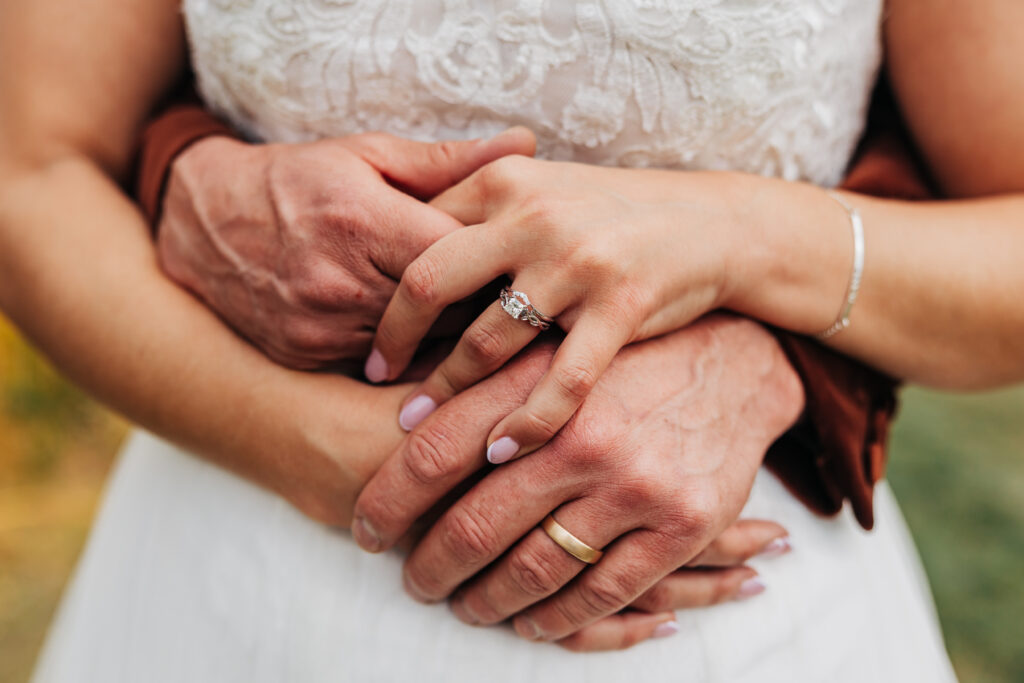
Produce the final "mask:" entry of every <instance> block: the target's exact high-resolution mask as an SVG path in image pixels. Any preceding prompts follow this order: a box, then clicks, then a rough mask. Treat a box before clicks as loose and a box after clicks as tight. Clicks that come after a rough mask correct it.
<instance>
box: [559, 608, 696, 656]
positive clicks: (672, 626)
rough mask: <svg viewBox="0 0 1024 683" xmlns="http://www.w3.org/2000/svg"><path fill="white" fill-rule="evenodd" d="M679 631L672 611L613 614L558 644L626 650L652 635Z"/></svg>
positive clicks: (576, 649) (587, 649) (575, 648)
mask: <svg viewBox="0 0 1024 683" xmlns="http://www.w3.org/2000/svg"><path fill="white" fill-rule="evenodd" d="M678 632H679V623H678V622H677V621H676V620H675V615H674V614H672V613H671V612H663V613H661V614H646V613H644V612H623V613H622V614H613V615H611V616H609V617H605V618H604V619H601V620H600V621H596V622H594V623H593V624H591V625H590V626H587V627H585V628H582V629H580V630H579V631H577V632H576V633H574V634H572V635H571V636H569V637H567V638H563V639H562V640H559V641H558V645H560V646H561V647H564V648H565V649H567V650H572V651H573V652H599V651H603V650H625V649H626V648H630V647H633V646H634V645H636V644H637V643H642V642H643V641H645V640H650V639H652V638H666V637H668V636H672V635H675V634H676V633H678Z"/></svg>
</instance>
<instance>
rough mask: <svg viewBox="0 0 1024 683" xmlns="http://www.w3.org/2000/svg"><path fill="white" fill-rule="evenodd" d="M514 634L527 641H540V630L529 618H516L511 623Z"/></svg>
mask: <svg viewBox="0 0 1024 683" xmlns="http://www.w3.org/2000/svg"><path fill="white" fill-rule="evenodd" d="M513 625H514V626H515V629H516V633H518V634H519V635H520V636H522V637H523V638H526V639H527V640H539V639H540V628H539V627H538V626H537V623H536V622H535V621H534V620H533V619H531V618H530V617H526V616H520V617H516V619H515V621H514V622H513Z"/></svg>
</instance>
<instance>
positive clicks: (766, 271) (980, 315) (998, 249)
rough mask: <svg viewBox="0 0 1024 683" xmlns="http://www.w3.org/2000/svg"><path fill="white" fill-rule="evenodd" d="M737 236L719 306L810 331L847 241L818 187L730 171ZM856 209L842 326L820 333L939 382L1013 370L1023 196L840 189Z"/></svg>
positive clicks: (1017, 353)
mask: <svg viewBox="0 0 1024 683" xmlns="http://www.w3.org/2000/svg"><path fill="white" fill-rule="evenodd" d="M735 178H736V182H738V183H740V184H741V185H743V187H744V196H745V197H746V198H747V199H746V202H745V203H744V204H743V205H740V206H738V208H737V212H738V213H737V225H738V226H739V233H738V234H740V235H741V236H742V238H741V239H742V242H741V246H739V247H738V248H737V249H736V250H735V257H734V261H733V262H732V263H731V264H730V265H731V268H730V271H731V273H733V274H734V277H733V283H732V284H731V285H730V291H729V293H728V295H727V305H728V306H729V307H730V308H732V309H734V310H737V311H739V312H742V313H745V314H747V315H751V316H753V317H756V318H758V319H761V320H764V321H766V322H769V323H771V324H773V325H777V326H779V327H783V328H786V329H790V330H793V331H795V332H801V333H807V334H813V333H816V332H820V331H822V330H824V329H826V328H828V327H829V325H831V324H832V322H833V321H834V320H835V319H836V316H837V314H838V312H839V310H840V308H841V306H842V303H843V301H844V299H845V296H846V289H847V287H848V284H849V280H850V274H851V269H852V262H853V239H852V236H851V229H850V223H849V217H848V216H847V214H846V212H845V210H844V209H843V208H842V207H841V206H840V205H839V204H838V203H837V202H836V201H835V200H834V199H832V198H830V197H828V196H827V195H825V193H823V192H822V191H821V190H819V189H818V188H814V187H811V186H808V185H802V184H796V183H786V182H783V181H777V180H768V179H762V178H754V177H747V176H736V177H735ZM842 196H843V197H844V198H845V199H846V201H847V202H848V203H849V204H851V205H852V206H854V207H856V208H857V209H858V210H859V211H860V214H861V217H862V219H863V224H864V232H865V240H866V252H865V267H864V273H863V279H862V284H861V289H860V294H859V296H858V299H857V302H856V305H855V308H854V310H853V314H852V316H851V318H852V324H851V326H850V327H849V328H848V329H846V330H844V331H843V332H841V333H840V334H837V335H835V336H834V337H832V338H830V339H829V340H828V341H827V342H826V343H828V344H829V345H830V346H833V347H834V348H836V349H837V350H839V351H841V352H843V353H846V354H849V355H851V356H854V357H856V358H859V359H861V360H863V361H864V362H866V363H868V364H870V365H872V366H874V367H877V368H879V369H881V370H883V371H886V372H888V373H890V374H892V375H895V376H898V377H902V378H905V379H908V380H911V381H916V382H921V383H924V384H930V385H935V386H942V387H950V388H974V387H984V386H991V385H995V384H1000V383H1005V382H1010V381H1015V380H1019V379H1021V378H1024V354H1022V350H1024V349H1022V342H1021V339H1024V307H1022V306H1021V305H1020V303H1019V301H1018V300H1017V297H1016V293H1018V292H1020V291H1022V290H1024V270H1022V269H1021V268H1019V266H1018V264H1017V256H1016V255H1018V254H1021V253H1024V232H1021V230H1020V224H1021V221H1022V219H1024V197H1021V196H1020V195H1006V196H1002V197H992V198H986V199H973V200H960V201H945V202H902V201H894V200H883V199H876V198H872V197H867V196H864V195H857V194H852V193H842Z"/></svg>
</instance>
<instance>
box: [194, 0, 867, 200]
mask: <svg viewBox="0 0 1024 683" xmlns="http://www.w3.org/2000/svg"><path fill="white" fill-rule="evenodd" d="M882 2H883V0H771V1H768V0H418V1H417V2H414V1H413V0H294V1H292V2H287V3H282V2H275V1H274V0H184V12H185V18H186V22H187V26H188V31H189V37H190V41H191V46H192V56H193V63H194V67H195V70H196V74H197V77H198V81H199V87H200V90H201V92H202V94H203V96H204V98H205V99H206V100H207V102H208V103H209V104H210V105H211V106H212V107H213V108H214V109H216V110H217V111H218V112H219V113H220V114H222V115H223V116H225V117H226V118H228V119H229V120H230V121H231V122H232V123H234V124H235V125H236V126H238V127H239V128H240V129H242V130H243V131H245V132H246V133H247V134H248V135H250V136H251V137H253V138H254V139H262V140H268V141H270V140H272V141H283V142H297V141H303V140H311V139H316V138H322V137H330V136H341V135H348V134H352V133H360V132H365V131H370V130H381V131H386V132H390V133H394V134H396V135H402V136H406V137H412V138H416V139H420V140H437V139H445V138H472V137H486V136H490V135H493V134H495V133H498V132H500V131H501V130H503V129H504V128H506V127H508V126H510V125H515V124H522V125H525V126H528V127H529V128H531V129H533V130H534V131H535V132H536V133H537V135H538V139H539V142H540V145H539V155H540V156H543V157H547V158H552V159H571V160H576V161H581V162H586V163H596V164H605V165H615V166H656V167H663V168H682V169H732V170H740V171H748V172H752V173H760V174H764V175H771V176H779V177H783V178H787V179H791V180H798V179H799V180H808V181H811V182H815V183H818V184H821V185H833V184H835V183H837V182H838V181H839V179H840V177H841V176H842V173H843V171H844V169H845V166H846V164H847V162H848V159H849V155H850V154H851V152H852V150H853V147H854V146H855V144H856V142H857V139H858V137H859V136H860V133H861V130H862V127H863V124H864V115H865V109H866V105H867V101H868V98H869V95H870V91H871V88H872V85H873V83H874V78H875V75H876V71H877V68H878V63H879V61H880V54H881V48H880V22H881V12H882Z"/></svg>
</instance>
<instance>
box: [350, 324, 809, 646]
mask: <svg viewBox="0 0 1024 683" xmlns="http://www.w3.org/2000/svg"><path fill="white" fill-rule="evenodd" d="M550 357H551V353H550V349H546V348H545V347H544V346H543V345H542V346H540V347H533V348H531V349H529V350H528V351H527V352H525V353H524V354H521V355H520V357H518V358H517V359H516V360H514V361H513V362H512V363H510V364H509V365H508V366H506V367H505V368H504V369H502V370H500V371H499V372H498V373H496V374H495V375H493V376H492V377H490V378H488V379H487V380H484V381H483V382H481V383H479V384H477V385H475V386H474V387H472V388H470V389H469V390H467V391H465V392H463V393H462V394H460V395H459V396H458V397H456V398H455V399H453V400H452V401H450V402H449V403H446V404H445V405H444V406H442V407H441V408H439V409H438V410H437V411H436V412H435V413H434V414H432V415H431V416H429V417H428V418H427V419H426V420H424V421H423V422H422V423H421V424H420V425H419V426H417V428H416V429H415V430H414V431H413V432H411V433H410V434H409V436H408V437H407V439H406V441H405V442H404V444H403V446H402V447H401V448H400V449H399V450H398V452H396V454H395V455H394V456H392V457H391V458H390V459H389V460H388V461H387V462H385V464H384V465H383V466H382V467H381V469H380V470H379V471H378V472H377V474H376V475H375V477H374V478H373V479H372V480H371V481H370V482H369V483H368V484H367V486H366V488H365V489H364V490H363V492H362V494H361V495H360V497H359V499H358V501H357V503H356V508H355V520H356V521H355V524H354V526H353V533H354V534H355V536H356V539H357V541H358V542H359V543H360V545H361V546H363V547H364V548H366V549H368V550H383V549H385V548H388V547H390V546H392V545H393V544H394V543H395V542H396V541H397V540H398V539H399V538H400V537H401V536H402V534H403V533H404V532H405V531H406V530H407V529H408V528H409V526H410V524H411V523H412V522H413V521H414V520H415V519H417V518H418V517H419V516H420V515H422V514H423V513H424V512H426V511H427V510H428V509H430V508H431V507H432V506H433V505H434V504H435V503H436V502H437V501H438V500H440V499H441V498H442V497H443V496H444V495H445V494H446V493H448V492H449V491H451V490H452V489H453V488H454V487H455V486H456V485H457V484H458V483H460V482H462V481H463V480H465V479H466V478H467V477H469V476H471V475H472V474H473V473H474V472H475V471H476V470H478V469H480V468H481V467H489V466H488V465H487V464H486V460H485V458H484V452H483V443H484V438H485V437H486V435H487V433H488V431H489V430H490V429H491V428H492V427H493V425H494V424H496V423H497V421H498V420H500V419H501V418H502V417H504V415H506V414H507V413H508V412H510V411H511V410H513V409H514V408H515V407H517V406H518V405H519V404H520V403H521V401H522V400H524V399H525V397H526V395H528V393H529V390H530V388H531V387H532V386H533V385H534V383H535V382H536V379H537V377H538V376H539V375H540V374H542V373H543V372H544V370H545V368H546V367H547V365H548V364H549V363H550ZM802 402H803V398H802V391H801V388H800V384H799V381H798V380H797V378H796V375H795V373H794V372H793V370H792V368H791V367H790V366H789V364H788V363H787V362H786V359H785V357H784V356H783V354H782V353H781V351H780V350H779V348H778V346H777V344H776V342H775V341H774V339H773V338H772V337H771V336H770V335H769V334H768V333H767V332H765V331H764V330H763V329H762V328H761V327H760V326H759V325H757V324H755V323H752V322H750V321H747V320H743V319H738V318H733V317H728V316H713V317H711V318H707V319H704V320H702V321H700V322H698V323H697V324H695V325H694V326H692V327H690V328H687V329H685V330H683V331H680V332H677V333H674V334H671V335H668V336H666V337H662V338H659V339H656V340H652V341H649V342H644V343H641V344H635V345H633V346H630V347H627V348H626V349H624V350H623V351H622V352H621V353H620V354H619V356H618V357H617V358H616V359H615V361H614V362H613V364H612V366H611V367H610V368H609V370H608V372H607V373H606V374H605V375H604V376H602V378H601V380H600V382H598V385H597V387H596V388H595V390H594V392H593V394H592V395H591V396H590V397H589V398H588V399H587V401H586V402H585V403H584V405H583V407H582V408H581V409H580V411H579V413H578V414H577V416H576V417H575V418H574V419H573V420H572V421H571V422H570V423H569V424H568V425H567V426H566V427H565V428H564V429H563V430H562V432H560V434H559V435H558V436H557V437H556V438H555V439H554V440H553V441H552V442H551V443H550V444H549V445H548V446H546V447H545V448H543V449H541V450H539V451H537V452H536V453H533V454H531V455H530V456H528V457H525V458H522V459H520V460H517V461H514V462H512V463H508V464H505V465H500V466H498V467H496V468H493V469H491V471H490V472H489V473H488V474H487V476H486V477H484V478H483V479H482V480H481V481H480V482H479V483H477V484H475V485H474V486H473V488H472V489H470V490H469V491H468V492H467V493H465V494H464V495H463V496H462V497H461V498H460V499H459V500H458V501H457V502H455V503H454V504H453V505H452V506H451V507H450V508H449V509H448V510H447V511H445V512H444V514H443V515H442V516H441V517H440V519H439V520H438V521H437V522H436V523H435V524H434V525H433V527H432V528H431V529H430V530H429V531H428V532H427V534H426V536H425V537H424V538H423V540H422V541H421V542H420V543H419V544H418V545H417V547H416V548H415V549H414V550H413V552H412V553H411V555H410V556H409V559H408V561H407V563H406V567H405V580H406V586H407V589H408V590H409V592H410V593H412V594H413V595H414V596H415V597H417V598H419V599H421V600H426V601H436V600H441V599H444V598H448V597H451V598H452V600H453V608H454V609H455V612H456V614H457V615H459V616H460V618H462V619H464V620H465V621H468V622H470V623H480V624H491V623H496V622H499V621H502V620H504V619H506V618H509V617H512V616H513V615H516V616H515V619H514V623H515V626H516V630H517V631H518V632H519V633H520V634H521V635H523V636H524V637H529V638H535V639H544V640H561V641H562V643H563V644H564V645H566V646H568V647H573V648H595V647H601V648H603V647H616V646H621V645H623V644H629V643H630V642H633V641H634V640H635V637H636V636H635V634H636V632H637V629H636V628H632V626H635V625H636V624H635V623H632V624H631V623H630V622H629V621H628V620H629V619H630V616H629V615H628V614H627V615H617V616H616V617H615V618H616V619H618V620H619V621H618V622H615V621H613V622H608V621H607V620H602V618H603V617H607V616H608V615H612V614H615V613H616V612H618V611H619V610H621V609H622V608H624V607H626V606H628V605H631V604H634V605H636V606H638V607H640V608H642V609H646V610H666V609H676V608H681V607H686V606H695V605H696V604H707V603H709V602H714V601H715V600H716V599H724V598H729V597H735V596H737V595H741V594H742V593H741V591H740V586H741V585H742V582H743V580H744V579H746V578H750V577H751V576H752V572H750V570H745V571H747V572H749V573H747V574H743V573H742V571H740V572H739V573H737V572H735V571H734V572H732V574H729V573H728V572H727V573H726V574H720V575H718V576H716V577H715V580H714V581H705V582H704V583H703V585H701V586H699V587H697V584H700V583H701V581H700V579H702V578H705V579H706V577H702V576H700V575H696V576H679V575H678V573H676V574H673V572H675V570H677V569H678V568H680V567H682V566H684V565H687V564H690V563H694V562H696V563H698V564H701V565H705V564H719V563H716V562H709V561H707V558H708V553H710V555H711V556H716V553H717V555H718V556H720V559H722V560H724V561H723V562H721V564H726V565H730V566H733V565H740V564H742V561H743V559H744V553H746V554H750V552H756V550H757V549H758V548H757V547H753V546H751V545H750V544H749V543H748V544H746V545H744V544H743V543H742V542H740V543H739V544H738V545H739V546H741V547H744V548H746V551H738V552H737V551H731V552H720V551H719V550H716V549H715V546H714V545H713V541H714V539H716V538H726V537H725V536H721V535H722V534H723V531H724V530H726V529H727V528H728V527H729V526H730V525H731V524H732V523H733V522H734V521H735V519H736V517H737V515H738V514H739V511H740V510H741V508H742V506H743V504H744V503H745V502H746V499H747V496H748V494H749V491H750V486H751V483H752V481H753V478H754V474H755V472H756V470H757V468H758V466H759V464H760V462H761V459H762V458H763V456H764V453H765V451H766V450H767V448H768V446H769V445H770V444H771V442H772V441H773V440H774V439H775V438H776V437H777V436H778V435H779V434H781V433H782V432H783V431H784V430H785V429H786V428H788V427H789V426H790V424H791V423H792V422H793V421H794V420H795V418H796V416H797V414H798V413H799V412H800V410H801V408H802ZM552 512H553V513H554V516H555V517H556V518H557V520H558V522H559V523H560V524H562V525H563V526H564V527H566V528H567V529H569V530H570V531H571V532H572V533H573V534H575V535H576V536H577V537H579V538H581V539H582V540H584V541H585V542H587V543H589V544H591V545H593V546H595V547H599V548H604V549H605V550H606V554H605V556H604V557H603V558H602V559H601V560H600V562H599V563H598V564H596V565H594V566H593V567H587V566H586V565H584V564H583V563H582V562H580V561H579V560H576V559H575V558H573V557H572V556H570V555H569V554H567V553H566V552H565V551H563V550H562V549H561V548H560V547H558V546H557V545H555V544H554V542H553V541H552V540H551V539H550V538H548V537H547V536H546V535H545V533H544V532H543V531H540V530H539V529H537V528H536V527H537V525H538V524H539V523H540V522H541V520H543V519H544V517H545V516H546V515H547V514H549V513H552ZM726 540H727V541H729V542H727V543H725V545H727V546H728V545H730V543H732V545H733V547H734V548H735V547H736V544H735V534H733V538H732V539H731V540H730V539H726ZM756 545H757V544H756V543H754V546H756ZM581 572H582V574H581ZM577 575H579V578H578V579H577V578H576V577H577ZM666 577H668V578H666ZM574 579H575V580H574ZM570 582H571V583H570ZM652 589H653V590H652ZM695 596H698V597H695ZM647 627H648V633H653V629H654V626H653V625H651V624H650V623H648V624H647ZM641 631H642V629H641ZM595 641H596V644H595Z"/></svg>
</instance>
